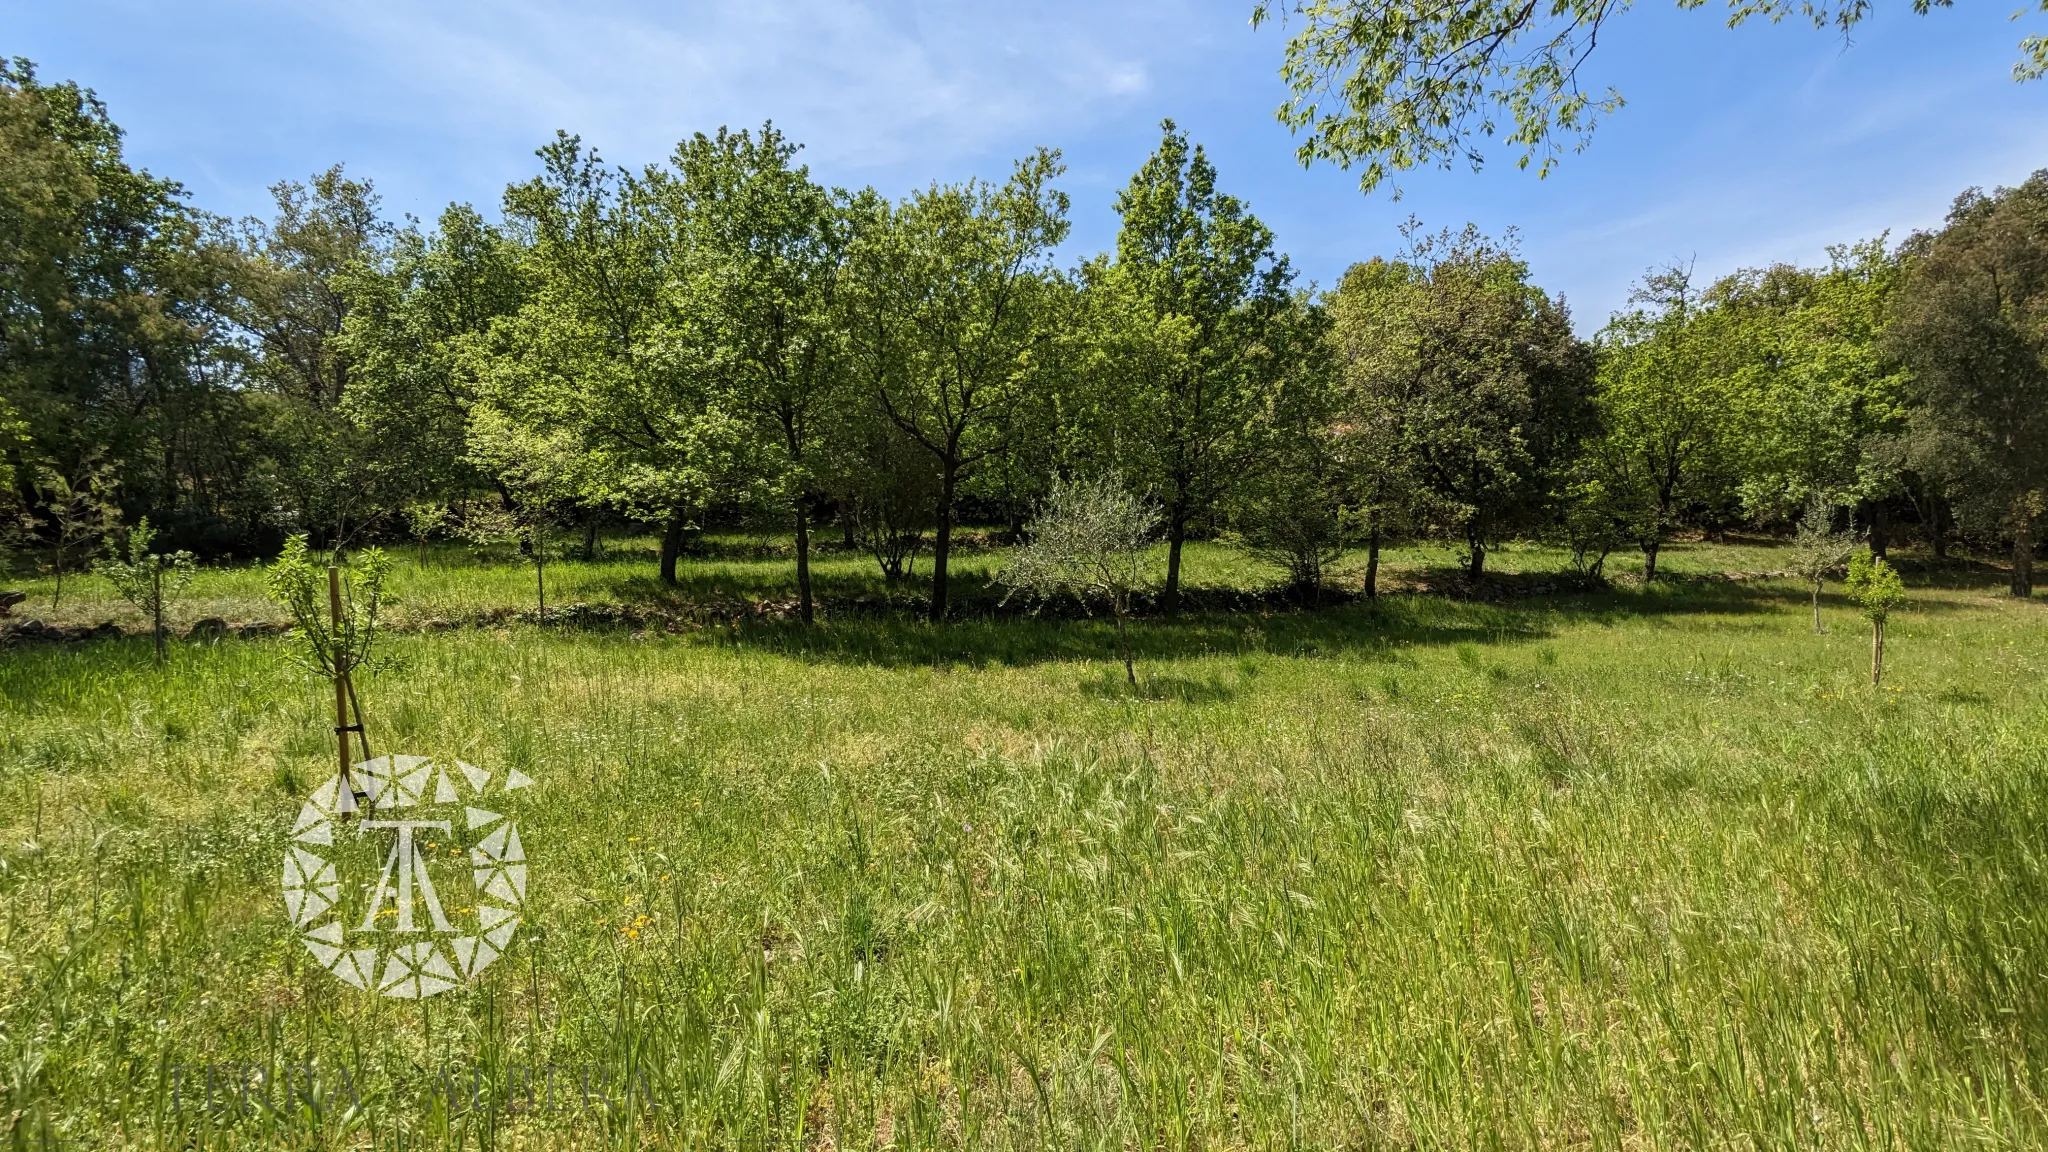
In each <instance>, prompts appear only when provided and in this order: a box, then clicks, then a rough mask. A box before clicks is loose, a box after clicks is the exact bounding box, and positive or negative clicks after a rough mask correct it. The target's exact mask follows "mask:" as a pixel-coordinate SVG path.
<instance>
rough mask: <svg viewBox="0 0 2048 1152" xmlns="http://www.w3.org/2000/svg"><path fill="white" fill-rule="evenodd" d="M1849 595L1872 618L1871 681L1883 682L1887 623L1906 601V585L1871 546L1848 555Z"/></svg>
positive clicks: (1866, 617)
mask: <svg viewBox="0 0 2048 1152" xmlns="http://www.w3.org/2000/svg"><path fill="white" fill-rule="evenodd" d="M1844 587H1845V588H1846V589H1847V591H1848V593H1849V598H1850V599H1851V600H1854V601H1855V602H1856V605H1857V607H1859V608H1861V609H1862V610H1863V618H1864V619H1865V620H1868V621H1870V683H1871V684H1872V685H1873V686H1875V685H1877V684H1881V683H1883V682H1884V626H1885V622H1886V621H1887V620H1889V619H1891V614H1892V613H1893V612H1895V611H1897V610H1898V609H1899V608H1900V607H1902V606H1903V605H1904V604H1905V603H1906V586H1905V585H1904V584H1903V583H1901V582H1900V580H1899V574H1898V572H1897V570H1895V569H1894V568H1893V567H1892V566H1891V565H1890V564H1888V563H1886V562H1885V558H1884V557H1882V556H1873V555H1872V554H1871V553H1870V551H1869V550H1868V549H1865V550H1863V551H1861V552H1858V553H1856V554H1855V555H1854V556H1851V557H1850V558H1849V577H1848V579H1847V580H1846V581H1844Z"/></svg>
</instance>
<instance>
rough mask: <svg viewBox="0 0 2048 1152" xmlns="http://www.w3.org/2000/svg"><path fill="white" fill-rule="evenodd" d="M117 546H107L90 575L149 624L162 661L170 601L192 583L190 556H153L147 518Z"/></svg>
mask: <svg viewBox="0 0 2048 1152" xmlns="http://www.w3.org/2000/svg"><path fill="white" fill-rule="evenodd" d="M125 537H126V538H125V539H124V540H122V541H119V542H116V541H112V540H109V541H108V542H107V556H106V558H105V559H103V560H101V561H100V562H99V563H97V564H95V565H93V571H95V572H97V573H99V574H100V575H102V576H104V577H106V578H107V582H108V583H110V584H112V585H113V586H114V591H115V592H116V593H117V594H118V595H119V596H120V597H121V599H123V600H126V601H127V602H128V603H130V604H132V605H134V607H135V610H136V611H138V612H140V613H142V617H143V619H145V620H148V621H149V622H150V631H151V635H152V636H153V637H154V639H155V641H156V659H157V663H159V664H161V663H163V660H164V636H165V630H166V620H167V618H168V617H169V615H170V606H171V603H172V601H174V600H176V599H177V598H178V594H179V593H181V592H183V591H184V590H185V586H186V585H188V584H190V583H191V582H192V554H191V553H190V552H186V551H182V550H180V551H176V552H155V551H151V546H152V545H154V544H155V543H156V529H154V528H152V527H150V524H149V517H147V516H145V517H143V518H142V519H141V520H139V521H137V522H136V523H135V526H134V527H133V528H130V529H129V530H128V531H127V533H126V534H125Z"/></svg>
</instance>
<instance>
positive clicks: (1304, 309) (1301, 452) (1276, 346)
mask: <svg viewBox="0 0 2048 1152" xmlns="http://www.w3.org/2000/svg"><path fill="white" fill-rule="evenodd" d="M1273 328H1274V330H1275V334H1276V336H1279V335H1280V334H1281V333H1282V332H1285V333H1286V335H1284V336H1281V338H1278V339H1275V340H1273V341H1272V342H1271V344H1270V345H1269V346H1268V347H1267V349H1266V352H1267V354H1268V355H1270V356H1272V357H1273V358H1274V359H1275V360H1276V361H1277V362H1278V363H1279V365H1280V367H1278V368H1277V369H1276V372H1277V374H1278V375H1279V377H1280V382H1279V386H1278V387H1277V388H1276V389H1274V390H1273V391H1272V393H1271V395H1270V397H1269V399H1268V401H1267V404H1266V408H1265V410H1264V411H1263V412H1261V413H1259V414H1258V415H1257V416H1256V418H1255V419H1254V421H1253V423H1252V426H1251V427H1250V428H1248V429H1246V430H1245V432H1244V434H1243V435H1244V439H1245V442H1246V447H1247V448H1248V449H1249V451H1248V452H1247V460H1248V466H1247V468H1246V471H1245V472H1244V474H1243V475H1241V476H1240V477H1238V478H1237V480H1236V481H1235V483H1234V485H1233V491H1232V493H1231V494H1230V496H1229V497H1228V498H1227V504H1228V509H1229V513H1230V525H1231V536H1232V537H1233V538H1234V539H1235V541H1236V543H1237V544H1238V545H1239V546H1240V547H1242V548H1244V549H1245V550H1246V551H1247V552H1250V553H1251V554H1252V555H1254V556H1257V557H1259V558H1260V559H1262V560H1265V561H1267V562H1268V563H1271V564H1276V565H1278V566H1280V567H1281V568H1284V569H1285V570H1286V571H1287V580H1288V590H1289V591H1290V592H1292V593H1294V594H1295V595H1296V596H1298V597H1299V598H1301V599H1302V600H1304V601H1306V602H1308V603H1314V602H1315V601H1316V600H1317V599H1318V598H1319V597H1320V595H1321V591H1322V586H1323V578H1324V576H1325V574H1326V573H1327V571H1328V569H1329V566H1330V565H1331V564H1332V563H1334V562H1335V561H1336V560H1337V558H1338V557H1339V556H1341V555H1342V554H1343V551H1344V534H1345V530H1346V528H1347V527H1348V525H1347V523H1346V521H1347V519H1350V518H1348V517H1347V516H1346V515H1345V512H1346V509H1345V500H1346V498H1347V496H1348V495H1349V494H1350V492H1351V490H1352V487H1353V485H1352V482H1351V481H1352V475H1351V473H1350V472H1349V470H1347V468H1346V467H1345V460H1344V456H1343V451H1344V448H1345V447H1346V446H1347V444H1346V436H1345V434H1344V432H1343V431H1340V419H1339V404H1340V392H1339V389H1338V387H1337V382H1336V378H1335V377H1336V373H1335V371H1334V361H1333V358H1332V357H1331V355H1330V352H1331V348H1330V345H1329V343H1328V341H1327V333H1328V329H1329V320H1328V317H1327V315H1326V314H1325V313H1324V312H1323V310H1322V309H1321V308H1320V307H1319V306H1317V305H1315V304H1313V303H1311V302H1310V301H1308V300H1307V299H1305V298H1300V299H1297V300H1295V301H1294V302H1293V307H1292V309H1291V310H1290V316H1289V317H1288V323H1286V324H1285V325H1284V326H1283V325H1281V324H1275V325H1274V326H1273ZM1368 563H1370V562H1368Z"/></svg>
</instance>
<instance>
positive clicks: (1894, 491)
mask: <svg viewBox="0 0 2048 1152" xmlns="http://www.w3.org/2000/svg"><path fill="white" fill-rule="evenodd" d="M1828 254H1829V264H1828V267H1826V268H1824V269H1802V268H1793V267H1789V266H1784V265H1779V266H1776V267H1772V268H1768V269H1763V270H1753V271H1743V272H1738V273H1736V274H1735V275H1733V276H1730V277H1727V278H1725V279H1723V280H1722V281H1720V282H1719V283H1717V284H1715V285H1714V286H1713V287H1712V288H1711V289H1710V290H1709V291H1708V293H1707V299H1706V301H1705V303H1706V305H1707V311H1706V312H1705V314H1704V315H1705V317H1706V319H1705V321H1704V323H1706V324H1707V325H1709V326H1711V327H1712V328H1713V329H1714V330H1715V336H1714V339H1713V342H1712V344H1713V347H1715V348H1716V349H1717V351H1718V355H1717V359H1718V360H1719V362H1720V366H1719V368H1718V369H1717V370H1718V371H1720V372H1722V373H1724V374H1725V376H1726V383H1725V384H1724V386H1723V387H1724V391H1725V392H1726V393H1727V398H1728V403H1729V406H1730V410H1731V415H1730V418H1729V426H1730V429H1731V431H1732V432H1733V434H1734V436H1735V438H1736V440H1737V441H1738V442H1739V444H1740V445H1741V448H1740V450H1739V451H1737V452H1736V453H1734V454H1733V455H1734V456H1735V457H1736V461H1735V462H1736V464H1737V466H1738V468H1739V471H1740V475H1741V480H1740V487H1741V497H1742V504H1743V507H1744V509H1745V510H1746V511H1747V512H1748V514H1749V515H1750V516H1751V517H1753V518H1755V519H1758V520H1764V521H1771V520H1779V519H1783V518H1786V517H1789V516H1790V515H1791V514H1793V513H1794V512H1796V511H1797V510H1798V509H1799V508H1801V507H1802V506H1803V505H1804V504H1805V503H1806V501H1807V500H1808V499H1809V498H1810V497H1811V496H1812V495H1813V494H1815V493H1819V494H1821V495H1824V496H1826V497H1828V498H1829V499H1831V500H1835V501H1837V502H1841V503H1848V504H1853V505H1856V506H1857V507H1859V508H1860V509H1861V510H1862V518H1863V519H1864V521H1865V522H1866V523H1867V524H1868V525H1869V528H1870V545H1871V548H1872V550H1873V551H1875V552H1876V553H1877V554H1879V555H1883V554H1884V552H1885V548H1886V546H1887V544H1888V542H1889V539H1890V534H1891V515H1890V513H1891V508H1892V505H1893V503H1894V502H1895V501H1897V500H1898V499H1899V498H1901V497H1902V496H1903V497H1909V498H1912V499H1913V500H1914V502H1915V504H1916V506H1918V508H1919V510H1920V518H1921V520H1922V522H1923V524H1925V525H1927V526H1928V528H1929V530H1930V535H1931V536H1932V537H1933V539H1934V542H1935V544H1936V546H1937V548H1939V547H1940V546H1941V543H1942V537H1941V535H1940V533H1941V531H1942V529H1943V527H1944V523H1943V518H1944V516H1945V511H1946V510H1945V508H1944V507H1943V506H1942V505H1941V504H1940V502H1939V498H1940V493H1939V491H1938V489H1936V488H1934V487H1932V486H1931V485H1930V483H1929V480H1930V477H1929V475H1928V474H1927V473H1925V472H1924V471H1920V470H1918V469H1917V468H1916V465H1915V462H1914V461H1913V460H1912V459H1911V454H1910V453H1909V452H1907V451H1906V450H1904V448H1902V447H1901V446H1900V445H1899V444H1898V443H1897V441H1898V438H1899V436H1900V435H1901V434H1902V433H1903V432H1904V431H1905V429H1906V421H1905V412H1906V385H1907V377H1906V373H1905V372H1904V371H1903V370H1902V369H1901V367H1900V365H1899V364H1898V362H1897V361H1896V359H1895V358H1893V357H1892V356H1890V355H1888V354H1887V353H1886V352H1885V350H1884V349H1883V348H1882V347H1881V345H1880V343H1879V340H1878V332H1879V329H1880V328H1881V327H1882V326H1883V324H1884V321H1885V318H1886V314H1887V312H1888V310H1889V309H1890V306H1891V301H1892V299H1893V297H1894V296H1895V294H1896V289H1897V286H1898V284H1899V282H1900V279H1901V272H1902V263H1901V260H1900V258H1899V256H1898V254H1896V253H1894V252H1891V251H1888V250H1887V248H1886V246H1885V242H1884V240H1883V239H1882V238H1879V239H1877V240H1872V241H1867V242H1864V243H1860V244H1853V245H1836V246H1833V247H1831V248H1829V250H1828Z"/></svg>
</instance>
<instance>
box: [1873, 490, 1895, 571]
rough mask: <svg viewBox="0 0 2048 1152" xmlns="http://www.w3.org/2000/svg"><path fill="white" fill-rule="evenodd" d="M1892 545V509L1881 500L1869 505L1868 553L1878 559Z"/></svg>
mask: <svg viewBox="0 0 2048 1152" xmlns="http://www.w3.org/2000/svg"><path fill="white" fill-rule="evenodd" d="M1891 546H1892V509H1891V505H1890V504H1888V503H1886V502H1885V501H1883V500H1876V501H1873V502H1872V503H1871V505H1870V554H1871V555H1872V556H1874V557H1876V558H1877V559H1879V560H1882V559H1884V558H1885V553H1886V552H1887V551H1888V550H1890V548H1891Z"/></svg>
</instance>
